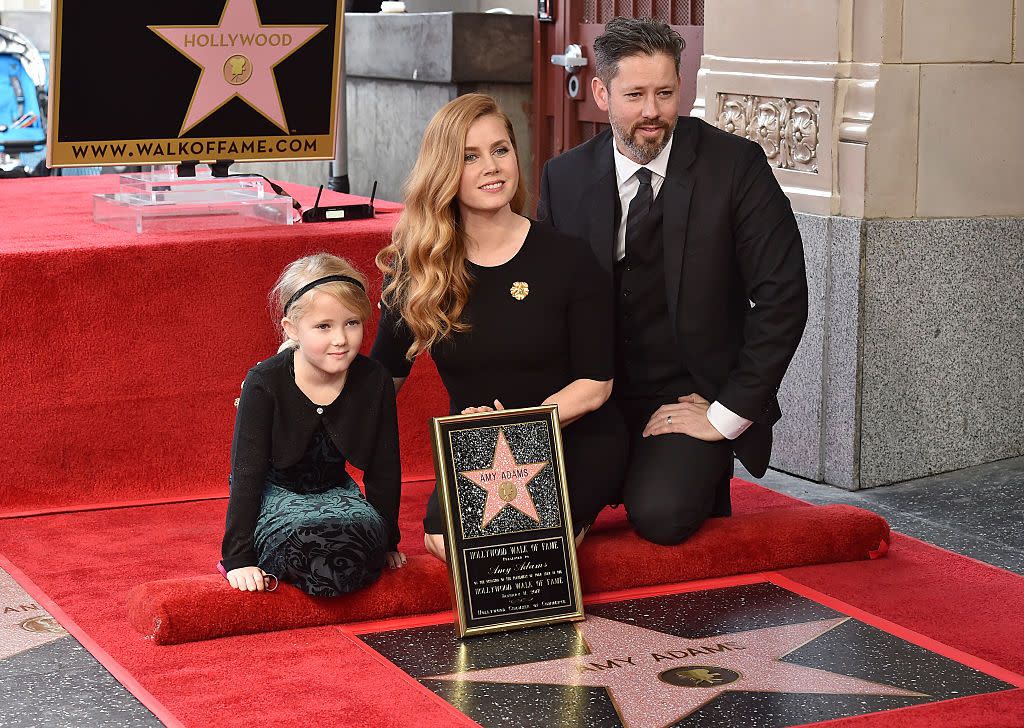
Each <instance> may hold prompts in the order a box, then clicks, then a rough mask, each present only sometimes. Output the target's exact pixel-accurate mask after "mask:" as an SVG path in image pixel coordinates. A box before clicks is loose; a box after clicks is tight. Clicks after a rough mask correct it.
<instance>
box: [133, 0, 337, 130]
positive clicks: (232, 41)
mask: <svg viewBox="0 0 1024 728" xmlns="http://www.w3.org/2000/svg"><path fill="white" fill-rule="evenodd" d="M326 27H327V26H326V25H263V24H262V23H261V22H260V16H259V11H257V9H256V1H255V0H227V4H226V5H225V6H224V12H223V13H222V14H221V17H220V23H218V24H217V25H197V26H189V27H185V26H179V25H151V26H149V29H150V30H152V31H153V32H154V33H156V34H157V35H159V36H160V37H161V38H163V39H164V40H165V41H167V42H168V43H170V44H171V45H172V46H174V47H175V48H176V49H178V51H180V52H181V53H182V54H183V55H185V56H187V57H188V58H189V59H191V60H192V62H193V63H195V64H196V65H197V66H199V67H200V68H202V69H203V72H202V74H201V75H200V76H199V83H198V84H196V89H195V92H194V93H193V94H192V101H191V102H190V103H189V107H188V112H187V113H186V114H185V121H184V122H183V123H182V125H181V131H180V132H179V135H180V134H184V133H185V132H187V131H188V130H189V129H191V128H192V127H193V126H195V125H196V124H198V123H199V122H200V121H202V120H203V119H205V118H206V117H208V116H209V115H210V114H212V113H213V112H214V111H216V110H217V109H219V108H220V107H221V106H223V105H224V104H226V103H227V102H228V101H230V100H231V99H233V98H234V97H235V96H237V97H239V98H240V99H242V100H243V101H245V102H246V103H247V104H249V106H251V107H252V108H254V109H255V110H256V111H258V112H260V113H261V114H263V116H265V117H267V119H269V120H270V121H272V122H273V123H274V124H276V125H277V126H279V127H280V128H281V129H282V130H283V131H284V132H285V133H286V134H287V133H288V122H287V120H286V119H285V116H284V108H283V107H282V106H281V95H280V94H279V93H278V90H277V81H276V79H275V78H274V66H276V65H277V64H278V63H280V62H281V61H283V60H284V59H285V58H287V57H288V56H290V55H291V54H292V53H294V52H295V51H296V50H298V49H299V48H300V47H301V46H302V45H303V44H304V43H306V41H308V40H309V39H310V38H312V37H313V36H315V35H316V34H317V33H319V32H320V31H321V30H323V29H324V28H326Z"/></svg>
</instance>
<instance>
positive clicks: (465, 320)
mask: <svg viewBox="0 0 1024 728" xmlns="http://www.w3.org/2000/svg"><path fill="white" fill-rule="evenodd" d="M521 177H522V175H521V172H520V169H519V157H518V154H517V149H516V141H515V133H514V132H513V129H512V124H511V122H510V121H509V119H508V117H507V116H506V115H505V114H504V113H503V112H502V111H501V109H500V108H499V107H498V105H497V103H496V102H495V101H494V99H492V98H491V97H489V96H485V95H483V94H468V95H466V96H460V97H459V98H457V99H455V100H454V101H451V102H450V103H448V104H447V105H446V106H445V107H444V108H442V109H441V110H440V111H438V112H437V114H436V115H435V116H434V118H433V119H432V120H431V122H430V124H429V125H428V126H427V130H426V132H425V134H424V137H423V142H422V146H421V148H420V154H419V157H418V158H417V160H416V165H415V167H414V168H413V171H412V173H411V175H410V177H409V180H408V182H407V184H406V207H405V209H404V211H403V213H402V216H401V218H400V220H399V222H398V224H397V225H396V226H395V231H394V234H393V236H392V244H391V245H390V246H388V247H387V248H385V249H384V250H382V251H381V252H380V254H379V255H378V256H377V265H378V267H380V269H381V270H382V271H383V272H384V274H385V286H384V291H383V295H382V306H381V310H382V315H381V323H380V327H379V329H378V332H377V339H376V341H375V342H374V346H373V352H372V353H371V356H372V357H373V358H375V359H377V360H379V361H380V362H381V363H383V364H384V365H385V367H387V368H388V369H389V370H390V372H391V374H392V376H393V377H394V378H395V387H396V389H397V388H400V387H401V385H402V382H403V381H404V379H405V377H407V376H408V374H409V370H410V368H411V366H412V361H414V360H415V358H416V357H417V356H418V355H420V354H422V353H424V352H428V351H429V352H430V354H431V356H432V357H433V359H434V361H435V363H436V364H437V368H438V371H439V373H440V374H441V379H442V381H443V382H444V385H445V387H446V388H447V390H448V394H449V397H450V399H451V411H452V412H453V413H456V412H462V413H471V412H483V411H488V410H491V409H492V408H498V409H502V408H505V407H508V408H516V407H532V406H537V405H540V404H557V405H558V415H559V419H560V422H561V426H562V428H564V431H563V435H562V437H563V447H564V453H565V463H566V471H567V473H566V475H567V481H568V486H569V501H570V507H571V509H572V516H573V524H574V526H575V528H576V533H577V542H578V541H579V539H580V538H582V536H583V534H584V533H585V532H586V529H587V528H589V527H590V525H591V524H592V523H593V521H594V519H595V518H596V517H597V514H598V513H599V512H600V510H601V508H603V507H604V506H605V505H607V504H608V503H610V502H613V500H614V499H615V498H616V497H617V493H618V489H619V487H620V484H621V481H622V474H623V471H624V468H625V461H626V442H627V440H626V433H625V428H624V425H623V423H622V421H621V419H620V415H619V414H618V412H617V410H616V409H615V408H614V406H613V405H611V404H610V403H608V397H609V395H610V394H611V389H612V376H613V371H614V343H613V336H614V331H613V325H614V324H613V321H614V319H613V307H612V306H613V301H612V299H611V290H612V288H611V284H610V281H609V280H608V279H607V278H606V274H605V273H604V271H603V270H602V269H601V268H600V266H599V265H598V263H597V261H596V260H595V259H594V257H593V254H592V253H591V252H590V249H589V248H588V247H587V245H586V244H585V243H583V242H580V241H578V240H575V239H573V238H569V237H566V236H564V235H561V234H560V233H557V232H556V231H554V230H553V229H551V228H548V227H546V226H543V225H540V224H538V223H536V222H534V221H532V220H530V219H528V218H526V217H523V216H522V214H521V212H522V209H523V206H524V203H525V199H526V192H525V190H524V188H523V186H522V184H521V183H520V181H521ZM423 525H424V530H425V532H426V538H425V543H426V547H427V549H428V550H429V551H430V552H431V553H432V554H434V555H435V556H438V557H439V558H442V559H443V558H444V543H443V540H442V537H441V531H442V523H441V518H440V509H439V506H438V499H437V491H436V489H435V491H434V493H433V494H432V495H431V497H430V501H429V502H428V504H427V515H426V518H425V519H424V521H423Z"/></svg>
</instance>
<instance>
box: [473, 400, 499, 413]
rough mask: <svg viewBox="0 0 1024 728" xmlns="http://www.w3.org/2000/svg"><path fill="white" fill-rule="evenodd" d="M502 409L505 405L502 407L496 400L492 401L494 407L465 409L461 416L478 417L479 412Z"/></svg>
mask: <svg viewBox="0 0 1024 728" xmlns="http://www.w3.org/2000/svg"><path fill="white" fill-rule="evenodd" d="M503 409H505V405H503V404H502V403H501V402H499V401H498V400H494V406H493V407H487V406H484V407H467V408H466V409H464V410H462V414H464V415H478V414H480V413H481V412H494V410H503Z"/></svg>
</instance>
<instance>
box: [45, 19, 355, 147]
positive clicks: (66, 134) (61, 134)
mask: <svg viewBox="0 0 1024 728" xmlns="http://www.w3.org/2000/svg"><path fill="white" fill-rule="evenodd" d="M343 21H344V4H343V2H342V0H307V1H306V2H301V3H296V2H293V1H292V0H174V2H134V3H128V2H108V3H102V2H101V3H97V2H94V1H93V0H54V2H53V38H52V44H51V48H52V53H53V58H52V73H51V80H50V87H51V88H50V108H49V133H48V135H49V143H48V146H47V153H48V163H49V165H50V166H51V167H73V166H92V165H113V164H128V165H136V164H160V163H177V162H182V161H190V160H195V161H205V162H209V161H216V160H227V159H230V160H234V161H249V160H284V159H330V158H332V157H333V156H334V134H335V121H336V119H335V116H336V113H337V104H336V94H337V89H338V79H339V75H340V73H341V72H342V68H341V59H342V58H343V56H342V38H343V29H342V26H343Z"/></svg>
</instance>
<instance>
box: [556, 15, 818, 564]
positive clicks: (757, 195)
mask: <svg viewBox="0 0 1024 728" xmlns="http://www.w3.org/2000/svg"><path fill="white" fill-rule="evenodd" d="M682 48H683V40H682V38H680V37H679V35H678V34H677V33H676V32H675V31H673V30H672V29H671V28H669V26H667V25H665V24H664V23H660V22H657V21H652V20H647V19H628V18H616V19H614V20H612V21H611V22H609V23H608V24H607V25H606V28H605V32H604V34H603V35H601V36H600V37H599V38H598V39H597V40H596V41H595V42H594V55H595V60H596V69H595V71H596V77H595V78H594V80H593V94H594V99H595V101H596V102H597V105H598V106H599V107H600V108H601V109H602V110H603V111H607V112H608V121H609V123H610V125H611V129H610V130H606V131H605V132H603V133H601V134H599V135H598V136H596V137H595V138H593V139H591V140H590V141H588V142H586V143H584V144H581V145H580V146H578V147H576V148H575V149H572V150H570V151H568V152H566V153H565V154H562V155H561V156H559V157H557V158H555V159H552V160H551V161H550V162H548V163H547V164H546V165H545V167H544V172H543V176H542V178H541V191H540V202H539V205H538V218H539V219H541V220H546V221H547V222H548V223H550V224H552V225H554V227H556V228H557V229H558V230H560V231H562V232H564V233H567V234H570V235H575V236H577V237H579V238H582V239H585V240H589V241H590V244H591V246H592V247H593V249H594V252H595V253H596V255H597V257H598V260H600V262H601V264H602V265H603V266H605V268H606V269H607V270H608V271H609V272H610V273H612V274H613V275H612V276H610V277H611V278H613V279H614V285H615V296H616V317H617V343H616V357H617V358H616V373H615V390H614V393H613V396H614V397H615V399H616V401H617V402H618V404H619V406H620V408H621V410H622V412H623V415H624V416H625V419H626V423H627V425H628V428H629V432H630V462H629V467H628V469H627V473H626V479H625V482H624V484H623V491H622V502H623V503H624V505H625V507H626V510H627V513H628V515H629V519H630V521H631V522H632V524H633V526H634V527H635V528H636V530H637V532H638V533H639V534H640V535H641V536H643V537H645V538H647V539H649V540H651V541H654V542H656V543H661V544H675V543H679V542H681V541H683V540H684V539H686V538H687V537H689V536H690V535H691V534H693V533H694V532H695V531H696V530H697V529H698V528H699V527H700V525H701V524H702V523H703V521H704V520H705V519H706V518H707V517H708V516H709V515H728V514H729V513H730V512H731V509H730V505H729V479H730V478H731V476H732V462H733V461H732V457H733V453H735V454H736V456H737V457H738V458H739V459H740V461H741V462H742V463H743V464H744V465H745V466H746V467H747V469H748V470H750V472H751V473H753V474H754V475H755V476H761V475H763V474H764V473H765V471H766V469H767V467H768V460H769V457H770V455H771V444H772V429H771V428H772V426H773V425H774V423H775V422H776V421H778V419H779V417H780V416H781V412H780V410H779V405H778V400H777V399H776V393H777V392H778V388H779V384H780V382H781V381H782V377H783V375H784V374H785V372H786V368H787V367H788V366H789V362H790V359H792V357H793V354H794V352H795V351H796V348H797V344H798V343H799V342H800V336H801V334H802V333H803V328H804V324H805V323H806V320H807V281H806V274H805V271H804V258H803V246H802V243H801V241H800V234H799V232H798V230H797V226H796V220H795V219H794V217H793V211H792V209H791V207H790V204H789V200H788V199H787V198H786V196H785V195H784V194H783V192H782V189H781V188H780V187H779V184H778V182H777V181H776V179H775V176H774V174H773V173H772V170H771V167H770V166H769V165H768V162H767V160H766V158H765V155H764V152H763V151H762V150H761V147H760V146H759V145H757V144H755V143H754V142H751V141H747V140H746V139H743V138H741V137H738V136H734V135H731V134H727V133H725V132H724V131H720V130H718V129H716V128H715V127H713V126H711V125H709V124H707V123H705V122H703V121H701V120H699V119H695V118H690V117H678V116H677V114H678V104H679V56H680V53H681V51H682Z"/></svg>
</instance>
